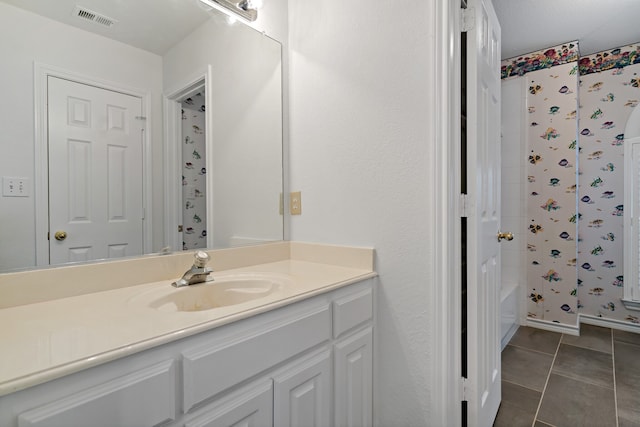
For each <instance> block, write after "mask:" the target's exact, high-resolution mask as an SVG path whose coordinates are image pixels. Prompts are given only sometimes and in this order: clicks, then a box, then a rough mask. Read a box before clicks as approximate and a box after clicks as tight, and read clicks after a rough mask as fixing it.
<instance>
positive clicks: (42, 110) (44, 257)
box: [33, 62, 153, 266]
mask: <svg viewBox="0 0 640 427" xmlns="http://www.w3.org/2000/svg"><path fill="white" fill-rule="evenodd" d="M33 76H34V82H33V87H34V90H33V93H34V114H35V116H34V204H35V222H36V223H35V228H36V242H35V243H36V266H46V265H49V238H48V233H49V156H48V151H49V150H48V146H49V137H48V129H49V128H48V120H47V117H48V108H47V105H48V95H47V87H48V86H47V85H48V83H47V79H48V78H49V77H57V78H60V79H65V80H70V81H73V82H76V83H79V84H84V85H88V86H94V87H97V88H100V89H105V90H109V91H113V92H119V93H122V94H125V95H131V96H135V97H136V98H140V99H141V101H142V114H143V115H144V117H146V120H145V132H144V134H143V138H142V156H143V164H142V168H143V172H142V199H143V201H142V203H143V205H142V206H143V209H144V221H143V226H142V246H143V252H144V253H149V252H151V247H152V226H153V218H152V212H153V209H152V194H151V193H152V191H151V189H152V188H153V187H152V183H153V170H152V169H153V168H152V165H151V136H150V133H151V132H150V129H152V117H151V109H150V105H151V102H150V100H151V93H149V92H145V91H144V90H141V89H136V88H132V87H129V86H127V85H123V84H120V83H117V82H112V81H107V80H102V79H98V78H95V77H92V76H88V75H86V74H82V73H77V72H75V71H71V70H67V69H64V68H60V67H56V66H53V65H47V64H43V63H40V62H34V63H33Z"/></svg>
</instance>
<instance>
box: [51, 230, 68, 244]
mask: <svg viewBox="0 0 640 427" xmlns="http://www.w3.org/2000/svg"><path fill="white" fill-rule="evenodd" d="M53 237H55V238H56V240H57V241H59V242H62V241H63V240H64V239H66V238H67V232H66V231H56V234H54V235H53Z"/></svg>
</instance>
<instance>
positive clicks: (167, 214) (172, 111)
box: [163, 65, 214, 251]
mask: <svg viewBox="0 0 640 427" xmlns="http://www.w3.org/2000/svg"><path fill="white" fill-rule="evenodd" d="M211 78H212V69H211V65H206V66H204V67H202V68H201V69H200V70H199V71H197V72H196V73H194V74H193V75H192V76H191V77H189V78H187V79H185V80H183V81H181V82H180V83H179V84H177V85H175V86H174V87H173V88H171V89H169V90H166V91H165V95H164V96H163V104H164V138H163V149H164V171H165V173H164V244H165V245H167V246H169V247H170V249H171V250H173V251H182V235H181V233H180V232H178V224H180V223H181V221H182V180H181V177H182V169H181V167H182V150H181V149H182V145H181V142H182V134H181V129H182V119H181V116H180V110H181V106H180V102H178V101H179V100H180V99H181V98H184V97H186V96H188V95H191V94H193V93H195V92H196V91H198V90H202V88H203V87H204V92H205V106H206V109H207V110H208V109H209V107H210V106H211V105H213V103H212V100H213V98H212V97H213V95H212V93H211V92H212V90H211V81H212V80H211ZM211 117H212V115H211V114H209V112H208V111H206V113H205V126H204V127H205V129H204V133H205V146H206V152H205V156H206V158H205V165H206V166H205V167H206V169H207V174H206V182H207V192H206V203H207V230H208V234H207V247H209V248H212V247H213V228H212V225H213V218H214V217H213V202H214V197H213V188H214V187H213V176H212V175H213V174H212V173H211V171H213V140H212V132H211V129H212V126H213V123H212V119H211ZM176 159H177V160H178V161H176Z"/></svg>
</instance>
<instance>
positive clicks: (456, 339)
mask: <svg viewBox="0 0 640 427" xmlns="http://www.w3.org/2000/svg"><path fill="white" fill-rule="evenodd" d="M433 12H434V13H433V14H430V15H431V16H432V17H433V18H432V19H433V21H432V24H433V27H434V28H435V31H434V33H435V39H434V46H433V47H434V52H435V55H434V61H433V66H434V68H433V70H432V71H433V82H432V84H430V85H429V86H430V87H436V88H438V90H437V91H436V93H435V96H434V97H432V98H431V100H432V101H431V109H432V111H433V116H432V117H433V120H434V122H433V124H434V130H433V133H432V134H431V135H430V138H431V139H432V140H433V141H434V144H433V145H434V149H433V155H432V156H430V157H431V158H432V159H433V173H432V175H431V179H432V183H433V188H434V191H433V194H432V202H431V204H432V206H434V213H435V218H434V220H433V221H432V224H431V239H429V241H430V252H431V253H432V254H433V256H434V264H433V272H432V275H431V277H430V281H431V283H433V284H434V285H433V290H434V291H433V293H434V294H433V299H432V306H431V307H432V310H433V313H434V317H433V319H434V322H435V327H434V337H433V342H434V346H433V349H434V351H433V364H432V369H431V371H432V372H433V375H434V377H433V380H434V382H433V390H437V392H434V393H432V401H431V405H432V406H431V407H432V411H431V413H432V414H433V417H432V418H431V423H432V424H433V425H443V426H444V425H448V426H456V425H461V423H462V417H461V415H462V413H461V407H462V406H461V401H462V392H463V390H462V386H461V382H460V378H461V370H460V360H461V345H460V328H461V325H460V322H461V320H460V315H461V303H460V301H461V299H460V298H461V296H460V266H459V254H460V251H461V248H460V218H459V217H458V215H456V213H457V212H459V208H460V207H459V204H460V197H459V196H458V194H459V189H460V161H459V159H460V155H459V150H460V121H459V116H460V90H461V89H460V55H461V53H460V39H461V35H460V8H459V5H458V4H457V3H455V2H435V5H434V10H433Z"/></svg>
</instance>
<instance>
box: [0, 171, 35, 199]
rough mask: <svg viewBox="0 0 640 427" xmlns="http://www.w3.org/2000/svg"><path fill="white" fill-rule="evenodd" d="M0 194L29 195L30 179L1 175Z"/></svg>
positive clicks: (9, 195) (12, 195)
mask: <svg viewBox="0 0 640 427" xmlns="http://www.w3.org/2000/svg"><path fill="white" fill-rule="evenodd" d="M2 195H3V196H4V197H29V196H30V195H31V181H30V180H29V178H17V177H11V176H3V177H2Z"/></svg>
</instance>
